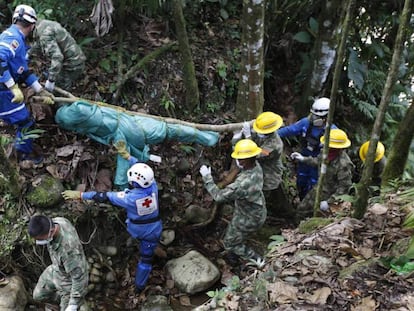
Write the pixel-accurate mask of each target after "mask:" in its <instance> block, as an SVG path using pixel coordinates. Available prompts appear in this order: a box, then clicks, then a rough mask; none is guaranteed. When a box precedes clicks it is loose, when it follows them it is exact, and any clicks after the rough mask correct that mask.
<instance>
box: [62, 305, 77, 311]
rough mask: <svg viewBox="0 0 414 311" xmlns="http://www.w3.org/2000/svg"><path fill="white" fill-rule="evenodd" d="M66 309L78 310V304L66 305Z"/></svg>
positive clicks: (70, 310) (68, 310) (69, 310)
mask: <svg viewBox="0 0 414 311" xmlns="http://www.w3.org/2000/svg"><path fill="white" fill-rule="evenodd" d="M65 311H78V305H69V306H67V307H66V309H65Z"/></svg>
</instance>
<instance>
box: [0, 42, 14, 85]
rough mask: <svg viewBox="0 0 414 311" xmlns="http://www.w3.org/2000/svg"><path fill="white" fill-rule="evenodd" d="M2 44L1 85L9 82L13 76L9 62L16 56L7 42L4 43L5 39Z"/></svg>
mask: <svg viewBox="0 0 414 311" xmlns="http://www.w3.org/2000/svg"><path fill="white" fill-rule="evenodd" d="M1 41H2V42H1V43H2V44H0V83H4V82H7V81H9V80H10V79H11V78H12V76H11V74H10V71H9V65H8V60H9V59H11V58H12V57H14V54H13V52H12V50H11V48H10V47H8V44H7V42H4V41H5V40H3V38H2V39H1Z"/></svg>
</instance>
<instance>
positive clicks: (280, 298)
mask: <svg viewBox="0 0 414 311" xmlns="http://www.w3.org/2000/svg"><path fill="white" fill-rule="evenodd" d="M267 290H268V291H269V292H270V294H269V298H270V301H271V303H279V304H284V303H290V302H294V301H296V300H297V299H298V296H297V293H298V289H297V288H296V287H294V286H291V285H289V284H287V283H285V282H283V281H277V282H275V283H269V284H268V285H267Z"/></svg>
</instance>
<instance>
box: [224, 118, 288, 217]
mask: <svg viewBox="0 0 414 311" xmlns="http://www.w3.org/2000/svg"><path fill="white" fill-rule="evenodd" d="M282 124H283V119H282V117H281V116H279V115H278V114H276V113H273V112H270V111H267V112H263V113H261V114H260V115H258V117H257V118H256V120H255V121H254V122H253V132H252V131H251V129H250V124H249V123H248V122H245V123H244V125H243V129H242V130H241V132H239V133H235V134H234V136H233V140H232V141H233V143H234V142H235V141H237V140H239V139H240V138H241V137H242V135H244V137H245V138H251V139H252V140H253V141H254V142H255V143H256V144H257V145H258V146H259V147H260V148H262V152H261V153H260V154H259V155H258V156H257V160H258V161H259V164H260V166H261V167H262V170H263V193H264V196H265V198H266V206H267V210H268V212H270V213H272V212H273V214H274V215H277V216H280V215H281V214H286V215H289V216H290V213H291V211H290V209H289V206H290V204H289V202H287V199H286V196H285V194H284V193H283V189H282V187H279V186H280V183H281V181H282V176H283V163H282V158H281V155H282V152H283V142H282V139H281V138H280V136H279V134H278V133H277V130H278V129H279V128H280V127H281V126H282ZM229 175H230V174H229ZM229 175H228V176H229Z"/></svg>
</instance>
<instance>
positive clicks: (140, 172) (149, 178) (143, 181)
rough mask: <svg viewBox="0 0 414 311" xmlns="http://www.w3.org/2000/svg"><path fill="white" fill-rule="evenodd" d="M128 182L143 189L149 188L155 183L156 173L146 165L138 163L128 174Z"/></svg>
mask: <svg viewBox="0 0 414 311" xmlns="http://www.w3.org/2000/svg"><path fill="white" fill-rule="evenodd" d="M127 175H128V182H129V183H130V184H132V185H133V183H134V182H135V183H137V184H138V185H140V186H141V187H142V188H148V187H149V186H151V185H152V183H153V182H154V171H153V170H152V168H150V167H149V166H148V165H146V164H145V163H136V164H134V165H132V166H131V167H130V169H129V170H128V172H127Z"/></svg>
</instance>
